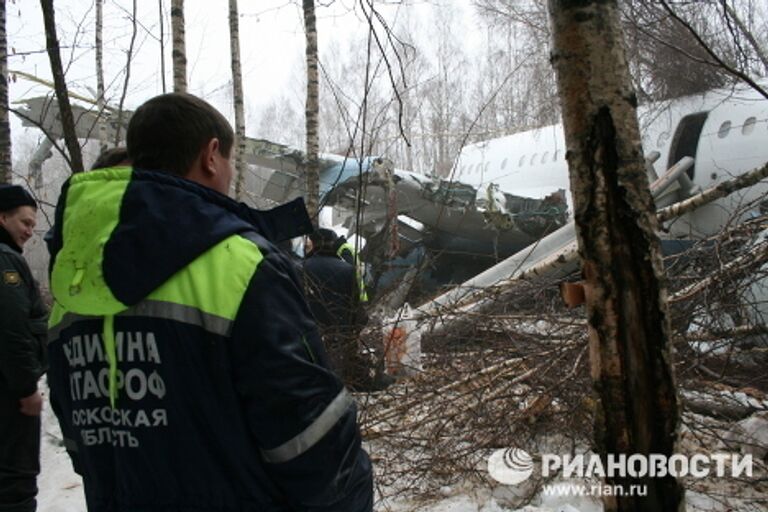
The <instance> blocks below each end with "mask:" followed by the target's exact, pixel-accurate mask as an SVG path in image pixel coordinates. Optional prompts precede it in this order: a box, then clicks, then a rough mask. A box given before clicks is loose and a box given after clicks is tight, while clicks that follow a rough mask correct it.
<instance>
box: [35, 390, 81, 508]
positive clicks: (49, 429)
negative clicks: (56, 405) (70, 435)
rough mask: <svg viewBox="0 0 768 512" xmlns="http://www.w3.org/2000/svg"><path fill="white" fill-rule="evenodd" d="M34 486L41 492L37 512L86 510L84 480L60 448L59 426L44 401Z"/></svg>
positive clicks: (62, 447) (38, 497)
mask: <svg viewBox="0 0 768 512" xmlns="http://www.w3.org/2000/svg"><path fill="white" fill-rule="evenodd" d="M46 394H47V393H46ZM37 485H38V488H39V489H40V491H39V493H38V496H37V510H39V511H40V512H84V511H85V496H84V495H83V480H82V479H81V478H80V476H79V475H78V474H77V473H75V471H74V470H73V469H72V462H71V461H70V460H69V455H67V452H66V450H65V449H64V446H63V445H62V437H61V430H60V429H59V423H58V421H56V416H55V415H54V414H53V411H52V410H51V407H50V404H48V403H47V401H46V404H45V407H44V408H43V417H42V439H41V440H40V476H39V477H38V479H37Z"/></svg>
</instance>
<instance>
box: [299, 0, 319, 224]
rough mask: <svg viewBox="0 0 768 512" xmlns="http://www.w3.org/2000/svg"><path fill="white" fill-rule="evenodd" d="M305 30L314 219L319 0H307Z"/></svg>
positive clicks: (309, 183) (315, 220) (310, 205)
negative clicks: (316, 10) (316, 3)
mask: <svg viewBox="0 0 768 512" xmlns="http://www.w3.org/2000/svg"><path fill="white" fill-rule="evenodd" d="M303 3H304V30H305V32H306V37H307V50H306V56H307V104H306V111H305V114H306V127H307V211H308V212H309V218H310V219H312V223H313V224H314V225H315V227H317V225H318V222H319V215H318V213H319V212H318V202H319V196H320V179H319V173H320V170H319V162H318V153H319V152H320V136H319V133H318V131H319V130H318V119H319V117H320V101H319V95H320V94H319V83H318V76H317V25H316V18H315V0H303Z"/></svg>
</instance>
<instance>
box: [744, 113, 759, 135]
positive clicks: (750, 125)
mask: <svg viewBox="0 0 768 512" xmlns="http://www.w3.org/2000/svg"><path fill="white" fill-rule="evenodd" d="M756 122H757V119H755V118H754V117H748V118H747V120H746V121H744V126H742V127H741V134H742V135H749V134H750V133H752V131H753V130H754V129H755V123H756Z"/></svg>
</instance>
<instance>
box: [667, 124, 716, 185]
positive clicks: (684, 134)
mask: <svg viewBox="0 0 768 512" xmlns="http://www.w3.org/2000/svg"><path fill="white" fill-rule="evenodd" d="M707 116H709V112H698V113H696V114H691V115H688V116H685V117H684V118H682V119H681V120H680V123H679V124H678V125H677V130H676V131H675V136H674V138H673V139H672V144H671V145H670V148H669V159H668V161H667V169H669V168H670V167H672V166H673V165H675V164H676V163H677V162H679V161H680V159H681V158H683V157H684V156H689V157H691V158H693V160H694V162H693V167H691V168H690V169H688V171H687V173H688V177H689V178H691V179H693V177H694V176H695V175H696V151H697V150H698V148H699V138H700V137H701V131H702V129H703V128H704V123H705V122H706V121H707ZM664 171H666V169H664Z"/></svg>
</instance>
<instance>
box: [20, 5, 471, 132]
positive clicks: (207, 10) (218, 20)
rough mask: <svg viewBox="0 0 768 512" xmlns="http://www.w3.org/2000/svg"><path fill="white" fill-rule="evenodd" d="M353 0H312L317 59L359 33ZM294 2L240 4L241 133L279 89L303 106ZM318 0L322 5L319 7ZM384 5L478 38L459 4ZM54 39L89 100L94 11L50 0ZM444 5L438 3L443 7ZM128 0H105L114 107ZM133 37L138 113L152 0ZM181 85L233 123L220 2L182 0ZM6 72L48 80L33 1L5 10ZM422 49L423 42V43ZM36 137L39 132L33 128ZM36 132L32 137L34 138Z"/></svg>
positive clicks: (361, 24) (156, 57)
mask: <svg viewBox="0 0 768 512" xmlns="http://www.w3.org/2000/svg"><path fill="white" fill-rule="evenodd" d="M358 2H359V0H335V1H334V2H332V4H331V5H330V6H326V5H324V4H327V3H328V2H317V3H318V7H317V12H318V31H319V43H320V56H321V60H323V61H330V60H331V59H334V55H332V54H331V53H330V52H329V51H328V50H327V49H328V48H329V46H330V45H331V44H332V43H333V42H340V43H342V45H341V46H340V47H341V48H344V43H345V42H347V41H349V40H350V38H352V37H353V36H355V35H358V36H362V35H364V34H365V33H366V22H365V20H364V19H363V16H362V13H361V11H360V8H359V5H358ZM298 3H300V2H296V0H293V1H291V0H240V2H239V4H240V6H239V7H240V49H241V50H240V51H241V58H242V66H243V80H244V90H245V101H246V110H247V112H246V125H247V126H246V131H247V133H248V134H249V135H252V136H258V135H259V134H258V133H255V131H254V130H255V129H256V126H254V124H256V123H252V122H251V119H252V117H251V115H250V114H254V113H256V114H258V111H259V109H260V108H262V107H263V106H265V105H266V104H268V103H269V102H271V101H274V100H275V99H276V98H279V97H280V96H281V95H282V94H284V93H285V92H288V93H289V94H291V95H294V97H296V98H297V99H299V100H301V99H302V97H303V88H302V85H300V82H299V81H298V80H297V79H296V77H299V79H300V77H301V76H302V73H303V67H304V27H303V20H302V11H301V8H300V6H299V5H297V4H298ZM321 4H323V5H321ZM397 4H398V3H397V2H389V1H383V0H382V1H381V2H378V3H377V8H378V9H379V10H380V12H381V13H382V14H383V15H384V16H385V17H386V18H387V21H388V23H389V24H390V25H396V24H397V23H398V22H400V21H403V20H405V19H406V18H407V17H416V18H418V19H419V20H420V21H421V22H422V23H430V21H429V20H430V19H431V18H430V10H432V9H439V8H441V7H435V5H438V6H439V5H441V4H442V5H444V6H450V7H452V8H454V9H457V10H458V11H459V13H460V15H461V16H462V17H463V19H465V20H466V21H465V24H466V25H467V29H468V30H467V31H466V34H467V35H466V36H464V37H466V38H467V44H468V45H471V44H474V43H473V38H475V39H476V38H477V33H478V31H477V30H473V29H472V27H471V26H469V25H470V24H472V23H474V19H473V18H472V16H471V8H470V4H469V2H467V1H461V0H431V1H430V2H426V1H425V0H408V1H407V2H406V4H407V5H406V6H400V5H397ZM163 5H164V13H165V17H164V34H165V36H164V41H165V52H164V54H165V65H166V73H165V76H166V90H168V91H170V90H172V87H173V86H172V72H171V37H170V32H171V26H170V19H169V13H170V0H163ZM55 7H56V21H57V27H58V36H59V41H60V44H61V45H62V51H61V55H62V60H63V62H64V65H65V67H67V70H66V76H67V82H68V85H69V88H70V90H71V91H73V92H76V93H79V94H81V95H83V96H87V97H95V88H96V74H95V52H94V51H93V48H94V39H95V23H94V20H95V5H94V2H93V1H84V0H56V1H55ZM443 8H444V7H443ZM131 9H132V2H131V0H105V5H104V53H105V57H104V67H105V81H106V83H107V87H108V90H107V98H108V101H109V103H110V104H112V105H117V104H118V103H119V99H120V95H121V94H122V88H123V81H124V70H125V65H126V55H127V54H126V52H127V49H128V46H129V43H130V37H131V30H132V26H131V21H130V13H131ZM137 12H138V15H137V19H138V20H139V26H138V32H137V37H136V43H135V50H134V58H133V59H132V65H131V80H130V84H129V89H128V94H127V98H126V101H125V107H126V108H127V109H135V108H136V107H137V106H138V105H139V104H141V103H142V102H143V101H145V100H146V99H148V98H150V97H152V96H155V95H157V94H160V93H162V85H161V83H162V82H161V78H160V43H159V40H158V38H159V34H160V23H159V9H158V0H138V1H137ZM185 18H186V36H187V59H188V75H189V77H188V80H189V90H190V92H192V93H194V94H197V95H199V96H202V97H204V98H206V99H207V100H208V101H210V102H211V103H212V104H214V105H215V106H216V107H218V108H219V109H220V110H222V112H223V113H225V115H227V116H229V117H231V115H232V114H231V109H232V107H231V92H230V88H229V81H230V78H231V68H230V51H229V25H228V1H227V0H186V1H185ZM7 25H8V42H9V49H10V55H9V68H10V69H11V70H18V71H23V72H26V73H30V74H33V75H35V76H38V77H40V78H42V79H46V80H50V79H51V73H50V64H49V61H48V56H47V54H46V53H45V34H44V30H43V22H42V12H41V10H40V5H39V2H37V1H34V0H17V1H16V2H15V3H9V4H8V22H7ZM424 44H429V41H425V42H424ZM49 93H51V90H50V89H49V88H47V87H43V86H40V85H38V84H35V83H34V82H30V81H29V80H26V79H23V78H21V77H18V79H17V81H16V82H15V83H12V84H11V90H10V95H11V102H13V101H14V100H18V99H20V98H24V97H34V96H39V95H44V94H49ZM11 117H12V132H13V138H14V142H15V141H16V140H18V139H17V138H18V137H21V136H25V133H31V132H30V130H23V129H21V125H20V122H19V121H18V120H17V119H16V118H15V116H11ZM34 131H35V132H37V131H36V130H34ZM34 135H35V136H37V135H39V134H38V133H35V134H34Z"/></svg>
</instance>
